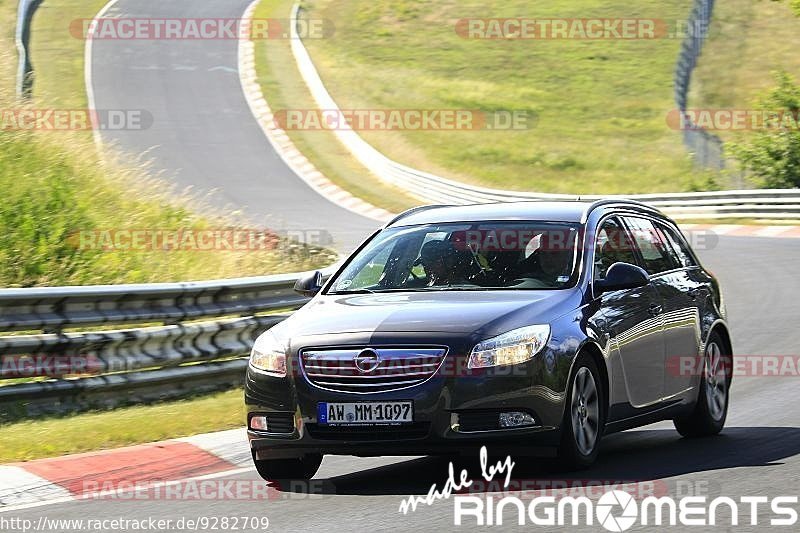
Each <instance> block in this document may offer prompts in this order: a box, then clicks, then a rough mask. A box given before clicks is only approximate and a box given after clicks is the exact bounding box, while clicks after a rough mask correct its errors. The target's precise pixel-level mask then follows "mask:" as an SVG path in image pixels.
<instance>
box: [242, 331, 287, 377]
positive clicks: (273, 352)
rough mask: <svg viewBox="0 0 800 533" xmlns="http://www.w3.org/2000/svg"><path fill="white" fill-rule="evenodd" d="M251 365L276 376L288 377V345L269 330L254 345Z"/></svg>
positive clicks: (251, 353)
mask: <svg viewBox="0 0 800 533" xmlns="http://www.w3.org/2000/svg"><path fill="white" fill-rule="evenodd" d="M250 366H252V367H253V368H256V369H258V370H261V371H263V372H267V373H269V374H272V375H274V376H276V377H281V378H282V377H286V346H284V344H283V343H281V342H280V341H278V339H277V338H276V337H275V335H274V334H273V333H271V332H269V331H267V332H266V333H264V334H262V335H261V336H259V337H258V339H256V343H255V344H254V345H253V350H252V351H251V352H250Z"/></svg>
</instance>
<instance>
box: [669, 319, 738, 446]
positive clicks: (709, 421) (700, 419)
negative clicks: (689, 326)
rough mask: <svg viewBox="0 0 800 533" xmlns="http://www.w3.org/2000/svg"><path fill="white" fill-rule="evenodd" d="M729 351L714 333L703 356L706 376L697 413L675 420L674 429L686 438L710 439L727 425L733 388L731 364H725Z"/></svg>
mask: <svg viewBox="0 0 800 533" xmlns="http://www.w3.org/2000/svg"><path fill="white" fill-rule="evenodd" d="M727 351H728V350H726V349H725V343H724V342H723V341H722V337H720V336H719V335H718V334H717V333H716V332H714V333H712V334H711V335H710V336H709V338H708V343H707V344H706V352H705V354H704V356H703V373H702V376H701V378H700V391H699V392H698V395H697V403H695V406H694V410H693V411H692V412H691V413H689V414H688V415H686V416H681V417H677V418H675V420H673V422H674V423H675V429H677V430H678V433H680V434H681V435H683V436H684V437H689V438H697V437H710V436H712V435H716V434H718V433H719V432H720V431H722V428H723V427H724V426H725V419H726V418H727V416H728V402H729V399H730V385H731V376H730V369H731V365H730V364H726V362H725V358H726V357H728V358H729V357H730V355H731V354H729V353H726V352H727Z"/></svg>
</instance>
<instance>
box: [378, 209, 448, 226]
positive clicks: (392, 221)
mask: <svg viewBox="0 0 800 533" xmlns="http://www.w3.org/2000/svg"><path fill="white" fill-rule="evenodd" d="M439 207H456V206H455V205H453V204H430V205H418V206H417V207H412V208H411V209H406V210H405V211H403V212H402V213H400V214H399V215H397V216H396V217H394V218H393V219H391V220H390V221H389V222H387V223H386V224H385V225H384V226H383V227H384V228H388V227H389V226H391V225H392V224H394V223H395V222H397V221H398V220H401V219H403V218H405V217H407V216H409V215H413V214H414V213H421V212H422V211H427V210H428V209H437V208H439Z"/></svg>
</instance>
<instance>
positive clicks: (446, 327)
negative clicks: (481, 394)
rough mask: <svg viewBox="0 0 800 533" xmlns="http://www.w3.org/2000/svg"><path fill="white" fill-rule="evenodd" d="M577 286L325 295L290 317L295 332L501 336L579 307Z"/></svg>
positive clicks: (288, 329)
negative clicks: (571, 288) (541, 288)
mask: <svg viewBox="0 0 800 533" xmlns="http://www.w3.org/2000/svg"><path fill="white" fill-rule="evenodd" d="M577 300H579V292H578V291H575V290H553V291H546V290H528V291H522V290H520V291H437V292H403V293H383V294H381V293H376V294H358V295H320V296H317V297H316V298H314V300H312V301H311V302H309V303H308V304H307V305H306V306H305V307H303V308H302V309H301V310H299V311H298V312H296V313H295V314H294V315H292V316H291V317H290V319H289V320H286V321H285V322H284V323H283V324H282V326H283V328H281V329H284V328H285V329H284V331H286V332H287V333H288V334H289V335H290V336H293V337H294V336H298V335H301V336H305V335H322V334H330V333H355V332H415V331H418V332H441V333H474V332H482V333H486V334H489V335H493V334H499V333H502V332H504V331H508V330H510V329H513V328H516V327H521V326H525V325H530V324H536V323H548V322H550V321H552V320H553V319H554V318H556V317H558V316H560V315H562V314H564V313H566V312H568V311H570V310H571V309H574V308H575V307H577V306H578V305H579V302H578V301H577Z"/></svg>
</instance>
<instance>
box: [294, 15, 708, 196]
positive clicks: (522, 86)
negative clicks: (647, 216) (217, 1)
mask: <svg viewBox="0 0 800 533" xmlns="http://www.w3.org/2000/svg"><path fill="white" fill-rule="evenodd" d="M304 5H305V6H306V7H307V9H308V15H307V16H309V17H312V18H323V19H329V20H331V21H333V24H334V26H335V27H336V33H335V35H334V36H333V38H330V39H316V40H307V41H306V43H307V46H308V48H309V50H310V53H311V54H312V57H313V58H314V60H315V63H316V65H317V67H318V68H319V70H320V74H321V76H322V78H323V80H324V82H325V83H326V85H327V87H328V89H329V90H330V92H331V93H332V95H333V96H334V98H335V99H336V100H337V102H338V103H339V105H340V106H341V107H343V108H390V109H394V108H398V109H408V108H411V109H416V108H430V109H439V108H444V109H478V110H483V111H494V110H504V109H505V110H526V111H530V112H534V113H536V114H538V116H539V121H538V123H537V124H536V126H535V127H534V128H533V129H530V130H527V131H512V132H497V131H480V132H431V131H428V132H404V131H391V132H365V133H364V137H365V138H366V139H367V141H369V142H370V143H371V144H373V145H374V146H376V147H377V148H378V149H380V150H381V151H382V152H384V153H386V154H387V155H389V156H390V157H392V158H394V159H396V160H398V161H400V162H403V163H406V164H409V165H411V166H414V167H417V168H422V169H425V170H430V171H433V172H435V173H438V174H441V175H445V176H449V177H452V178H456V179H460V180H463V181H468V182H472V183H477V184H481V185H486V186H491V187H499V188H509V189H518V190H531V191H547V192H560V193H587V194H590V193H592V194H594V193H599V194H602V193H641V192H660V191H680V190H688V189H691V188H697V186H696V183H695V180H696V179H698V178H697V177H696V176H693V170H692V167H691V164H690V161H689V159H688V157H687V154H686V150H685V149H684V147H683V145H682V142H681V135H680V132H677V131H674V130H671V129H669V128H668V127H667V125H666V121H665V116H666V113H667V112H668V111H669V110H670V109H672V108H673V107H674V103H673V100H672V76H673V69H674V65H675V61H676V59H677V56H678V51H679V47H680V40H678V39H655V40H634V41H619V40H614V41H577V40H563V41H555V40H549V41H530V40H529V41H524V40H510V41H505V40H501V41H488V40H467V39H462V38H461V37H459V36H458V35H457V34H456V33H455V31H454V24H455V22H456V21H457V20H459V19H462V18H469V17H479V18H484V17H514V16H526V17H535V18H547V17H575V18H587V17H604V16H605V17H615V16H617V17H643V18H645V17H647V18H659V19H665V20H667V21H674V20H678V19H685V18H686V17H687V16H688V14H689V10H690V7H691V2H689V1H687V0H680V1H679V0H668V1H656V0H647V1H643V2H638V3H636V4H635V5H632V4H631V3H630V2H622V1H619V0H611V1H606V2H602V3H598V2H594V1H586V0H583V1H577V2H576V1H574V0H570V1H568V0H559V1H555V2H535V3H532V2H529V1H523V0H511V1H509V0H506V1H503V2H499V1H488V2H487V1H479V0H465V1H458V2H456V1H453V0H451V1H444V2H442V1H438V2H434V1H432V0H430V1H427V0H426V1H423V0H405V1H397V2H374V1H367V0H352V1H349V2H346V3H342V2H334V1H333V0H310V1H307V2H305V3H304Z"/></svg>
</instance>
